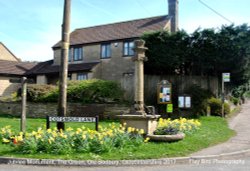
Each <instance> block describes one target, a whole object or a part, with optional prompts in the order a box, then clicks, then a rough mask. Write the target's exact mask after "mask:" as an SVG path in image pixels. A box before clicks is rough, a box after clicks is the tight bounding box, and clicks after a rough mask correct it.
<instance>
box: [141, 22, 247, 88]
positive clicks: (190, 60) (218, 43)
mask: <svg viewBox="0 0 250 171" xmlns="http://www.w3.org/2000/svg"><path fill="white" fill-rule="evenodd" d="M142 38H143V39H144V40H145V41H146V47H148V51H147V52H146V56H147V57H148V62H146V63H145V72H146V73H148V74H169V75H171V74H181V75H200V76H217V77H218V78H220V77H221V73H223V72H230V73H231V84H232V85H234V86H235V87H237V86H239V85H242V84H244V83H246V82H247V80H248V79H249V78H250V69H249V66H250V65H249V62H250V59H249V52H250V28H249V26H247V25H245V24H243V25H240V26H234V25H230V26H222V27H221V28H220V29H219V30H214V29H204V30H200V29H197V30H196V31H195V32H194V33H192V34H187V33H186V32H185V31H178V32H176V33H174V34H170V33H168V32H164V31H160V32H153V33H147V34H145V35H143V36H142Z"/></svg>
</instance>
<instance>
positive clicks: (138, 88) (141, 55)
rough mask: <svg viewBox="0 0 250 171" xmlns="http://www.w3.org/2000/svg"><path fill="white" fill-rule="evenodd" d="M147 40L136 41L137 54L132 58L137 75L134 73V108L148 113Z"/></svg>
mask: <svg viewBox="0 0 250 171" xmlns="http://www.w3.org/2000/svg"><path fill="white" fill-rule="evenodd" d="M144 45H145V42H144V41H143V40H136V41H135V48H134V51H135V56H134V57H133V58H132V60H133V61H134V63H135V75H134V87H135V92H134V103H135V104H134V109H135V111H136V112H135V114H139V115H144V116H145V115H146V113H145V111H144V61H146V59H147V58H146V57H145V51H146V50H147V48H146V47H144Z"/></svg>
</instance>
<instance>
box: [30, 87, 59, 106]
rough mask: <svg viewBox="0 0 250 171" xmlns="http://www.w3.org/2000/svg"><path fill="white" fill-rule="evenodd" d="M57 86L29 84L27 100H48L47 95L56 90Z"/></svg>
mask: <svg viewBox="0 0 250 171" xmlns="http://www.w3.org/2000/svg"><path fill="white" fill-rule="evenodd" d="M56 89H57V87H56V86H53V85H39V84H32V85H28V86H27V100H28V101H31V102H43V101H46V97H47V96H48V95H49V94H50V93H51V92H54V91H56Z"/></svg>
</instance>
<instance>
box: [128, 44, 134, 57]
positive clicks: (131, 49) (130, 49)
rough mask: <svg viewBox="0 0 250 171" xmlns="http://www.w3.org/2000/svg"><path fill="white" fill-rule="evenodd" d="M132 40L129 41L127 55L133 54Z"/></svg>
mask: <svg viewBox="0 0 250 171" xmlns="http://www.w3.org/2000/svg"><path fill="white" fill-rule="evenodd" d="M133 49H134V42H129V55H131V56H133V55H134V50H133Z"/></svg>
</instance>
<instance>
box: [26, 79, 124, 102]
mask: <svg viewBox="0 0 250 171" xmlns="http://www.w3.org/2000/svg"><path fill="white" fill-rule="evenodd" d="M27 94H28V96H27V97H28V101H32V102H57V100H58V97H59V90H58V88H57V87H56V86H52V85H29V86H28V90H27ZM122 97H123V91H122V89H121V87H120V86H119V85H118V83H116V82H113V81H105V80H97V79H93V80H83V81H69V82H68V88H67V99H68V101H69V102H81V103H104V102H110V101H119V100H121V99H122Z"/></svg>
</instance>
